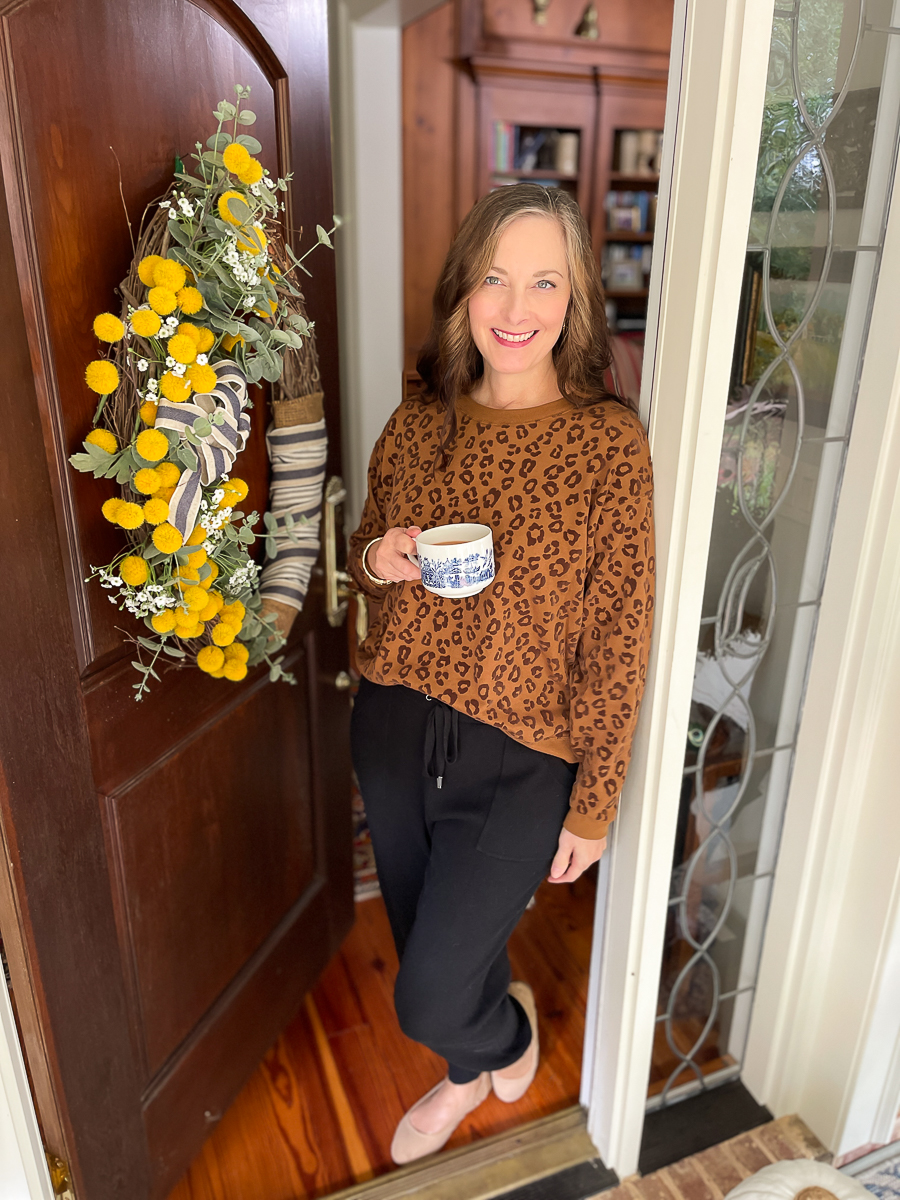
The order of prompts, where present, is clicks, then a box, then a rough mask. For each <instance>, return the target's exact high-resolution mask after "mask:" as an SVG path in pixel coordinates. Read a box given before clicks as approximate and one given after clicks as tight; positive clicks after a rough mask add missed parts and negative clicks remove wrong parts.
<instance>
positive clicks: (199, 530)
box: [185, 525, 206, 546]
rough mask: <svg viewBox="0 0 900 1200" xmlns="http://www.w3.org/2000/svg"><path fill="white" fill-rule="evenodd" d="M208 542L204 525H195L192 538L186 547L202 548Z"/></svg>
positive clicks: (186, 543)
mask: <svg viewBox="0 0 900 1200" xmlns="http://www.w3.org/2000/svg"><path fill="white" fill-rule="evenodd" d="M205 541H206V530H205V529H204V528H203V526H202V525H195V526H194V528H193V530H192V532H191V536H190V537H189V538H188V540H187V541H186V542H185V545H186V546H202V545H203V543H204V542H205Z"/></svg>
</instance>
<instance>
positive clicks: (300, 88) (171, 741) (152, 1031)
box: [0, 0, 352, 1200]
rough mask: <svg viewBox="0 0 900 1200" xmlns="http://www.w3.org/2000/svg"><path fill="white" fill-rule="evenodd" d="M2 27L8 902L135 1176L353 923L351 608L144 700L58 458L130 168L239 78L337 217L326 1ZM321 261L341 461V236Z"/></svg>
mask: <svg viewBox="0 0 900 1200" xmlns="http://www.w3.org/2000/svg"><path fill="white" fill-rule="evenodd" d="M0 30H2V49H0V56H2V69H3V104H2V111H0V154H2V171H3V184H4V187H3V195H2V200H3V208H4V211H3V213H2V214H0V312H2V320H0V345H2V363H3V367H2V371H0V489H2V497H3V499H2V509H0V513H2V517H0V526H2V529H3V536H2V539H0V541H2V551H0V555H2V561H3V567H2V570H0V614H2V617H0V671H2V679H3V695H2V699H0V767H2V773H0V805H2V809H0V816H2V834H3V837H4V851H5V854H4V858H5V863H6V870H4V871H0V927H2V932H3V937H4V940H5V943H6V949H7V954H8V957H9V959H10V965H11V970H12V980H13V989H14V994H15V998H16V1001H17V1007H18V1011H19V1016H20V1023H21V1026H22V1033H23V1039H24V1043H25V1050H26V1055H27V1059H28V1062H29V1066H30V1069H31V1074H32V1079H33V1084H34V1088H35V1092H36V1096H37V1100H38V1107H39V1112H40V1117H41V1120H42V1124H43V1127H44V1133H45V1140H46V1142H47V1144H48V1147H49V1148H50V1149H52V1150H54V1151H56V1152H58V1153H60V1154H61V1155H63V1156H64V1157H65V1158H66V1159H67V1160H68V1161H69V1162H70V1163H71V1166H72V1168H73V1171H74V1174H75V1184H76V1190H77V1193H78V1196H79V1198H80V1200H109V1198H112V1197H118V1196H122V1197H125V1196H127V1197H129V1200H143V1198H144V1197H151V1196H152V1197H162V1196H164V1195H165V1194H166V1193H167V1191H168V1190H169V1188H170V1187H171V1186H172V1184H173V1183H174V1182H175V1181H176V1180H177V1178H178V1177H179V1175H180V1174H181V1172H182V1171H183V1170H184V1168H185V1166H186V1165H187V1163H188V1162H189V1160H190V1158H191V1157H192V1155H193V1154H194V1153H195V1152H196V1150H197V1149H198V1147H199V1145H200V1144H201V1142H202V1140H203V1139H204V1137H205V1136H206V1134H207V1133H208V1132H209V1130H210V1128H211V1127H212V1126H213V1125H214V1124H215V1122H216V1120H217V1119H218V1118H219V1116H220V1115H221V1113H222V1112H223V1111H224V1109H225V1107H226V1106H227V1105H228V1103H229V1102H230V1100H231V1099H232V1098H233V1096H234V1095H235V1093H236V1092H237V1090H238V1089H239V1087H240V1086H241V1084H242V1083H243V1081H244V1080H245V1078H246V1077H247V1076H248V1074H249V1073H250V1071H251V1070H252V1068H253V1066H254V1065H255V1064H256V1063H257V1062H258V1060H259V1058H260V1057H261V1056H262V1054H263V1052H264V1051H265V1049H266V1048H267V1046H268V1045H269V1044H270V1043H271V1042H272V1041H273V1039H274V1038H275V1036H276V1035H277V1033H278V1032H279V1030H280V1029H281V1027H282V1026H283V1025H284V1024H285V1023H286V1022H287V1020H288V1019H289V1018H290V1017H291V1016H292V1014H293V1013H294V1012H295V1010H296V1008H297V1006H298V1004H299V1002H300V999H301V997H302V995H303V992H304V990H305V989H306V988H307V987H308V986H309V984H310V983H311V982H312V980H313V979H314V978H315V976H316V974H317V973H318V972H319V970H320V969H321V968H322V966H323V965H324V963H325V962H326V960H327V959H328V957H329V956H330V954H331V953H332V951H333V950H334V949H335V948H336V946H337V945H338V943H339V941H340V939H341V937H342V935H343V933H344V932H345V930H346V929H347V927H348V926H349V924H350V921H351V918H352V898H351V869H350V849H351V847H350V817H349V786H348V776H349V762H348V754H347V751H346V745H347V742H346V725H347V715H348V714H347V709H348V705H347V700H346V694H345V693H340V692H338V691H336V690H335V688H334V677H335V674H336V672H337V671H339V670H340V669H341V668H342V667H343V666H345V665H346V663H345V657H344V649H343V642H344V634H343V632H342V631H340V630H331V629H329V627H328V625H327V623H326V622H325V620H324V617H323V615H322V600H321V594H322V588H321V581H320V580H317V579H316V578H315V577H314V585H313V595H312V597H311V599H310V601H309V602H308V605H307V611H306V612H305V613H304V614H303V615H302V617H301V618H300V620H299V621H298V623H297V628H296V631H295V634H294V636H293V637H292V641H291V664H292V667H293V670H294V672H295V674H296V675H297V678H298V680H299V683H298V686H296V687H289V686H287V685H284V684H281V683H278V684H274V685H273V684H270V683H269V682H268V679H267V676H266V674H265V672H258V671H257V672H251V674H250V676H249V677H248V678H247V679H246V680H245V681H244V682H243V683H241V684H227V683H226V682H225V681H218V680H212V679H209V678H207V677H205V676H203V675H201V674H200V673H199V672H197V671H182V672H173V673H171V674H169V675H167V676H164V678H163V680H162V682H161V683H159V684H156V685H155V686H154V687H153V688H152V690H151V692H150V695H149V696H148V697H147V698H146V699H145V700H144V701H143V702H142V703H141V704H135V703H134V700H133V692H132V690H131V683H132V680H133V674H132V668H131V666H130V659H131V657H132V655H131V654H130V653H128V651H127V649H125V648H124V647H123V642H122V637H121V634H120V633H119V632H118V631H117V629H116V628H115V627H116V625H123V624H124V621H123V618H122V616H121V614H119V613H118V612H117V611H116V610H114V609H113V608H112V607H111V606H110V605H109V604H108V603H107V601H106V599H105V596H104V594H103V593H102V591H100V590H99V589H98V588H97V587H96V586H95V585H89V584H86V583H85V582H84V579H85V576H86V575H88V574H89V568H90V566H91V564H94V563H102V562H107V561H109V559H110V557H112V554H113V553H114V552H115V549H116V545H117V540H116V531H115V530H114V529H113V528H112V527H111V526H109V525H108V524H107V523H106V522H104V521H102V520H101V519H100V517H99V513H98V508H99V504H100V502H101V500H102V499H103V498H104V496H105V495H107V494H109V485H108V484H107V483H105V481H95V480H93V479H92V478H90V477H87V476H84V475H75V474H74V473H73V472H72V471H71V470H70V469H69V467H68V465H67V461H66V460H67V456H68V455H69V454H70V453H71V452H72V451H73V450H75V449H78V448H80V443H81V439H82V438H83V437H84V434H85V431H86V429H87V428H88V427H89V423H90V418H91V414H92V411H93V400H92V397H91V393H89V392H88V390H87V389H86V387H85V385H84V382H83V371H84V365H85V364H86V363H87V362H88V361H89V360H90V359H91V358H93V357H95V342H94V339H93V335H92V332H91V321H92V319H93V316H94V315H95V314H96V313H98V312H101V311H104V310H105V309H108V308H110V307H111V306H112V305H113V304H114V296H113V289H114V288H115V286H116V284H117V283H118V282H119V280H120V279H121V278H122V277H123V276H124V274H125V271H126V268H127V265H128V262H129V260H130V258H131V243H130V240H129V230H128V225H127V223H126V220H125V214H124V211H123V207H122V197H121V196H120V191H119V189H120V178H119V169H121V188H122V193H123V196H124V200H125V203H126V205H127V209H128V213H129V216H130V217H131V221H132V224H133V225H135V226H136V224H137V222H138V220H139V219H140V215H141V212H142V211H143V208H144V206H145V205H146V204H147V203H148V202H149V201H150V200H152V199H153V198H154V197H155V196H158V195H159V194H160V192H161V191H162V190H164V188H165V187H166V185H167V184H168V182H169V180H170V178H171V172H172V169H173V163H174V159H175V156H176V154H179V155H182V156H185V157H186V156H187V155H189V154H190V153H191V152H192V149H193V146H194V143H195V142H196V141H197V140H205V138H206V137H207V136H208V134H209V133H210V132H211V126H212V111H213V109H214V108H215V106H216V104H217V102H218V101H219V99H220V98H222V97H226V98H233V86H234V84H235V83H243V84H249V85H250V86H251V87H252V96H251V101H250V104H251V107H252V108H253V110H254V111H255V112H256V113H257V116H258V123H257V126H256V127H255V129H254V132H255V133H257V131H258V133H257V136H258V137H259V139H260V141H261V142H262V143H263V146H264V152H263V154H262V156H261V157H262V158H263V160H264V162H265V164H266V165H267V166H268V167H269V168H270V170H271V171H272V172H273V174H274V173H276V172H278V173H280V174H284V173H285V172H286V171H293V173H294V186H293V190H292V194H291V215H292V218H293V226H294V230H295V241H296V231H297V230H299V229H300V227H301V226H303V227H305V228H306V229H308V230H313V229H314V228H315V224H316V222H317V221H319V222H322V223H326V222H327V221H328V220H329V218H330V217H331V213H332V192H331V163H330V122H329V111H328V70H327V26H326V9H325V2H324V0H277V2H272V0H243V2H242V4H241V5H240V6H239V5H238V4H236V3H234V2H233V0H0ZM117 159H118V163H119V164H120V168H119V167H118V166H117ZM303 241H304V244H306V245H308V244H309V238H308V237H307V238H305V239H304V240H303ZM310 265H311V266H312V268H313V271H314V278H313V279H312V280H311V281H307V286H306V288H305V291H306V295H307V300H308V304H309V310H310V313H311V315H312V317H313V318H314V319H315V322H316V329H317V334H318V344H319V353H320V358H321V365H322V375H323V385H324V390H325V394H326V406H327V414H326V415H327V418H328V424H329V436H330V455H331V457H330V461H329V472H330V473H334V472H337V471H339V470H340V462H339V448H340V428H339V414H338V378H337V355H336V319H335V303H334V265H333V260H332V257H331V253H330V251H327V250H322V251H319V252H317V254H315V255H314V256H312V258H311V260H310ZM253 421H254V427H253V433H252V436H251V443H250V445H249V447H248V449H247V450H246V451H245V453H244V456H243V458H242V460H241V464H240V465H241V471H240V473H241V475H242V476H245V477H246V478H247V479H248V481H249V482H250V484H251V499H252V500H253V501H254V502H255V503H256V505H258V506H262V505H264V504H265V497H266V492H267V463H266V453H265V441H264V426H265V424H266V414H265V403H264V399H263V397H262V396H261V395H260V396H259V397H258V401H257V407H256V409H255V411H254V413H253ZM104 488H105V490H102V489H104ZM223 684H224V686H223ZM325 747H327V753H325V752H324V751H325Z"/></svg>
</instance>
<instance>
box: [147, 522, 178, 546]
mask: <svg viewBox="0 0 900 1200" xmlns="http://www.w3.org/2000/svg"><path fill="white" fill-rule="evenodd" d="M181 542H182V537H181V534H180V533H179V532H178V530H177V529H176V528H175V526H174V525H170V524H169V522H168V521H164V522H163V524H162V525H157V527H156V528H155V529H154V530H153V545H154V546H155V547H156V548H157V550H159V551H160V552H161V553H162V554H174V553H175V551H176V550H180V549H181Z"/></svg>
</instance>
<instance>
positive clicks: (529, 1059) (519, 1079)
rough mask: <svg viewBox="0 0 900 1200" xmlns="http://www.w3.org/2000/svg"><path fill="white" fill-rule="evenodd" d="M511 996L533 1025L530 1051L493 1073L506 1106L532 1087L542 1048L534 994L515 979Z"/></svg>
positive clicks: (498, 1093) (496, 1086) (498, 1094)
mask: <svg viewBox="0 0 900 1200" xmlns="http://www.w3.org/2000/svg"><path fill="white" fill-rule="evenodd" d="M509 994H510V995H511V996H515V998H516V999H517V1000H518V1002H519V1003H520V1004H521V1005H522V1007H523V1008H524V1009H525V1012H526V1013H527V1014H528V1023H529V1024H530V1025H531V1041H530V1042H529V1043H528V1049H527V1050H526V1051H525V1053H524V1054H523V1055H522V1057H521V1058H520V1059H518V1060H517V1061H516V1062H514V1063H512V1064H511V1065H510V1066H508V1067H503V1068H502V1070H499V1071H491V1083H492V1084H493V1085H494V1091H495V1092H496V1094H497V1096H498V1097H499V1098H500V1099H501V1100H502V1101H503V1102H504V1103H505V1104H515V1102H516V1101H517V1100H521V1099H522V1097H523V1096H524V1095H525V1093H526V1092H527V1091H528V1089H529V1087H531V1081H532V1080H533V1079H534V1076H535V1073H536V1072H537V1069H538V1060H539V1059H540V1046H539V1044H538V1017H537V1005H536V1004H535V1002H534V992H533V991H532V990H531V988H530V987H529V986H528V984H527V983H523V982H522V980H521V979H514V980H513V981H512V983H511V984H510V985H509Z"/></svg>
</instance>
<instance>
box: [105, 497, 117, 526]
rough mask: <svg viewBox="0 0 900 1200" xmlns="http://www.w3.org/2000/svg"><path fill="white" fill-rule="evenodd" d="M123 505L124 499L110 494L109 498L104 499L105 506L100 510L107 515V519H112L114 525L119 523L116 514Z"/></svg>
mask: <svg viewBox="0 0 900 1200" xmlns="http://www.w3.org/2000/svg"><path fill="white" fill-rule="evenodd" d="M121 507H122V501H121V500H120V499H119V497H118V496H110V498H109V499H108V500H104V501H103V507H102V508H101V509H100V511H101V512H102V513H103V515H104V517H106V519H107V521H112V523H113V525H115V524H117V521H116V514H117V513H118V511H119V509H120V508H121Z"/></svg>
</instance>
